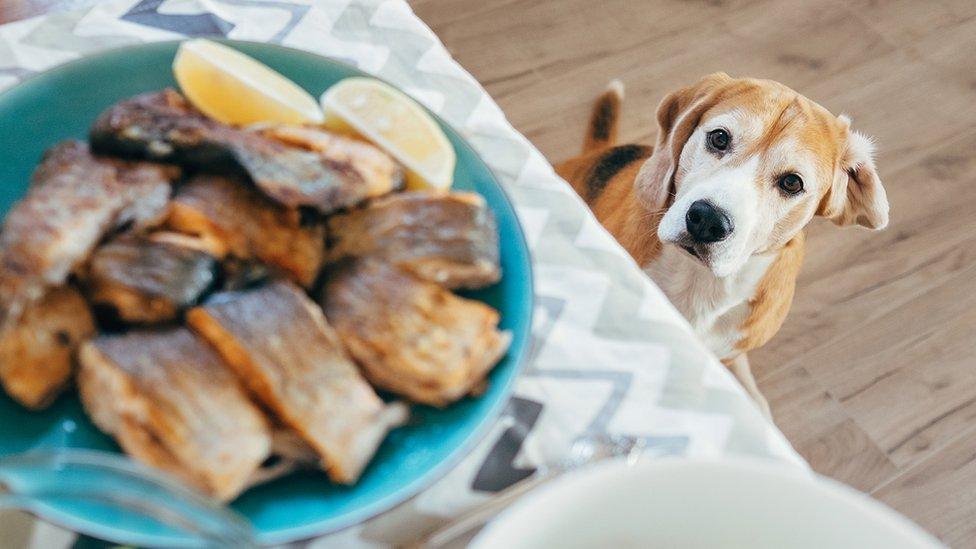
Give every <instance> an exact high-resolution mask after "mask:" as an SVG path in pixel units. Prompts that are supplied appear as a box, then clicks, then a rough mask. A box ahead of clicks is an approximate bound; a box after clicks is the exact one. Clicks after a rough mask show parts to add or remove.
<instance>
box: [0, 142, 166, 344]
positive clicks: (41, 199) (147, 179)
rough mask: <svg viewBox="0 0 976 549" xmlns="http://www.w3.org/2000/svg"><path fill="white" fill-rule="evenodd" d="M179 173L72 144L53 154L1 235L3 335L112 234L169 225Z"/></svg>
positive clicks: (46, 158)
mask: <svg viewBox="0 0 976 549" xmlns="http://www.w3.org/2000/svg"><path fill="white" fill-rule="evenodd" d="M177 174H178V171H177V170H175V168H172V167H164V166H159V165H155V164H148V163H142V162H136V163H134V162H123V161H119V160H111V159H105V158H99V157H95V156H92V155H91V154H90V153H89V151H88V146H87V145H85V144H84V143H81V142H77V141H67V142H64V143H61V144H59V145H56V146H55V147H53V148H52V149H51V150H49V151H48V152H47V153H46V154H45V156H44V159H43V161H42V163H41V165H40V166H39V167H38V169H37V171H36V172H35V173H34V176H33V178H32V180H31V185H30V188H29V189H28V191H27V196H25V197H24V198H23V199H22V200H21V201H20V202H18V203H17V204H16V205H15V206H14V207H13V209H12V210H11V212H10V213H9V214H8V215H7V218H6V220H5V221H4V224H3V230H2V231H0V330H2V329H3V328H4V327H6V326H9V325H10V323H12V322H14V321H15V320H16V319H17V318H18V317H19V316H20V314H21V312H22V311H23V309H24V307H25V306H26V305H27V304H28V303H30V302H31V301H33V300H36V299H39V298H40V297H41V295H43V293H44V291H45V289H46V288H47V287H50V286H58V285H61V284H63V283H64V282H65V280H67V278H68V275H69V273H70V272H71V271H72V269H74V268H75V267H76V266H77V265H79V264H80V263H81V262H83V261H84V260H85V259H86V258H87V257H88V255H89V254H90V253H91V251H92V250H93V249H94V247H95V245H96V244H97V243H98V241H99V240H101V238H102V237H103V236H104V235H105V234H106V233H108V232H109V231H111V230H113V229H116V228H118V227H121V226H123V225H129V224H131V225H133V226H134V227H137V228H138V227H144V226H150V225H153V224H155V223H158V222H160V221H161V220H162V218H164V217H165V214H166V208H167V205H168V201H169V196H170V190H171V185H170V181H171V180H172V179H174V178H175V177H176V176H177Z"/></svg>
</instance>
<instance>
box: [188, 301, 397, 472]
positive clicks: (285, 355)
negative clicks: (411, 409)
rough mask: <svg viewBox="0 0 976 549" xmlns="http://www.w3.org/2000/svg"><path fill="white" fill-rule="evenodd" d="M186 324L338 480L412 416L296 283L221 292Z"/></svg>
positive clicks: (369, 456) (360, 466) (358, 466)
mask: <svg viewBox="0 0 976 549" xmlns="http://www.w3.org/2000/svg"><path fill="white" fill-rule="evenodd" d="M187 322H188V323H189V325H190V326H191V327H192V328H193V330H195V331H196V332H197V333H198V334H200V335H201V336H202V337H203V338H204V339H206V340H207V341H209V342H210V344H211V345H213V346H214V348H216V349H217V351H218V352H219V353H220V354H221V356H223V357H224V360H225V361H226V362H227V363H228V364H230V365H231V367H232V368H233V369H234V370H235V371H236V372H237V375H238V376H239V377H240V378H241V379H242V380H244V381H245V383H246V384H247V385H248V387H249V388H250V390H251V393H252V394H254V395H255V396H256V398H257V399H258V400H259V401H260V402H262V403H263V404H264V405H265V406H266V407H267V408H269V409H270V410H272V411H273V412H274V413H275V415H276V416H277V417H278V419H279V420H280V421H281V422H282V423H284V424H285V425H287V426H289V427H291V428H292V429H294V430H295V431H296V432H297V433H298V434H299V435H300V436H301V437H302V438H303V439H304V440H305V441H306V442H307V443H308V444H309V445H310V446H311V447H312V448H313V449H314V450H315V451H316V453H318V455H319V456H321V459H322V465H323V467H324V468H325V470H326V471H327V472H328V474H329V476H330V478H332V480H334V481H336V482H340V483H344V484H352V483H354V482H355V481H356V479H358V478H359V476H360V474H361V473H362V470H363V468H365V466H366V464H367V463H368V462H369V461H370V459H372V457H373V454H375V453H376V449H377V448H378V447H379V445H380V443H381V442H382V441H383V439H384V438H385V436H386V433H387V432H388V431H389V430H390V429H392V428H393V427H396V426H398V425H400V424H402V423H403V421H404V420H405V419H406V407H405V406H403V405H402V404H400V403H395V404H390V405H387V404H385V403H384V402H383V401H382V400H381V399H380V398H379V396H377V394H376V392H375V391H374V390H373V388H372V387H370V386H369V384H368V383H367V382H366V380H365V379H363V377H362V376H361V375H360V373H359V371H358V370H357V368H356V365H355V364H353V362H352V361H351V360H350V359H349V357H348V356H347V355H346V353H345V350H343V348H342V344H341V343H340V341H339V338H338V336H337V335H336V334H335V331H334V330H333V329H332V327H331V326H329V324H328V323H327V322H326V319H325V316H324V315H323V314H322V310H321V309H320V308H319V307H318V305H316V304H315V303H314V302H312V300H310V299H309V298H308V296H306V295H305V293H304V292H303V291H302V290H301V289H300V288H298V287H297V286H295V285H293V284H291V283H287V282H275V283H272V284H269V285H267V286H264V287H262V288H258V289H254V290H248V291H243V292H225V293H222V294H217V295H215V296H213V297H212V298H211V299H210V300H209V301H208V303H206V304H205V305H203V306H201V307H197V308H195V309H191V310H190V311H189V313H187Z"/></svg>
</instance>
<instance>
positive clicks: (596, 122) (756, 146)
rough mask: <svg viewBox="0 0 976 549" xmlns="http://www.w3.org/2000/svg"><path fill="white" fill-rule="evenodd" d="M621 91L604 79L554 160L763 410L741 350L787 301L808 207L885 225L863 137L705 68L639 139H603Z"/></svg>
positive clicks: (769, 328) (766, 335)
mask: <svg viewBox="0 0 976 549" xmlns="http://www.w3.org/2000/svg"><path fill="white" fill-rule="evenodd" d="M622 100H623V86H622V84H620V83H619V82H618V81H614V82H612V83H611V84H610V86H609V87H608V88H607V91H606V92H605V93H604V94H603V95H602V96H601V97H600V98H599V99H598V100H597V102H596V105H595V108H594V110H593V113H592V115H591V118H590V123H589V127H588V130H587V133H586V137H585V140H584V144H583V151H582V153H581V154H580V155H578V156H576V157H574V158H571V159H569V160H567V161H565V162H562V163H561V164H559V165H557V166H556V171H557V172H558V173H559V174H560V175H561V176H562V177H563V178H564V179H566V180H567V181H569V182H570V184H571V185H572V186H573V189H575V190H576V192H577V193H578V194H579V195H580V196H581V197H582V198H583V200H584V201H585V202H586V203H587V204H588V205H589V207H590V208H591V209H592V210H593V213H594V214H595V215H596V217H597V219H598V220H599V221H600V223H601V224H602V225H603V226H604V227H605V228H606V229H607V230H608V231H609V232H610V233H611V234H612V235H613V236H614V237H615V238H616V239H617V241H619V242H620V244H621V245H622V246H623V247H624V249H626V250H627V252H628V253H629V254H630V255H631V256H632V257H633V258H634V260H635V261H636V262H637V263H638V265H639V266H640V267H641V268H642V269H643V270H644V272H645V273H647V274H648V275H649V276H650V277H651V279H653V280H654V282H655V283H657V285H658V286H660V288H661V289H662V290H663V291H664V293H665V294H666V295H667V296H668V298H669V299H670V300H671V301H672V303H673V304H674V305H675V306H676V307H677V309H678V310H679V311H680V312H681V313H682V314H683V315H684V316H685V318H687V319H688V321H689V323H690V324H691V326H692V328H693V329H694V330H695V332H696V333H697V334H698V335H699V336H700V337H701V338H702V340H703V341H704V342H705V343H706V345H707V346H708V347H709V348H710V349H711V350H712V351H713V352H714V353H715V354H716V355H717V356H718V357H719V359H721V360H722V362H723V363H724V364H725V365H726V366H727V367H728V368H729V369H730V370H731V371H732V373H733V374H734V375H735V376H736V378H737V379H738V380H739V382H740V383H741V384H742V386H743V387H744V388H745V389H746V391H747V392H748V393H749V394H750V395H751V396H752V397H753V398H754V399H755V400H756V402H757V403H758V405H759V406H760V408H761V410H762V411H763V413H764V414H765V415H766V416H767V417H771V415H770V410H769V404H768V403H767V402H766V399H765V398H764V397H763V396H762V394H761V393H760V392H759V389H758V387H757V386H756V381H755V378H754V377H753V375H752V372H751V370H750V367H749V361H748V359H747V353H748V352H749V351H751V350H753V349H756V348H759V347H761V346H762V345H764V344H765V343H766V342H767V341H769V340H770V338H772V337H773V335H775V334H776V332H777V331H779V328H780V326H782V324H783V321H784V320H785V318H786V315H787V313H788V312H789V309H790V304H791V302H792V300H793V293H794V290H795V287H796V278H797V275H798V274H799V271H800V265H801V263H802V261H803V246H804V228H805V227H806V225H807V224H808V223H809V222H810V221H811V220H812V219H813V218H814V217H815V216H822V217H825V218H827V219H829V220H831V221H833V222H834V223H836V224H838V225H842V226H843V225H857V226H862V227H866V228H868V229H873V230H879V229H882V228H884V227H885V226H886V225H887V224H888V200H887V197H886V194H885V190H884V187H883V186H882V183H881V180H880V179H879V177H878V172H877V169H876V168H875V163H874V159H873V152H874V145H873V141H872V140H871V139H870V138H868V137H866V136H865V135H863V134H861V133H858V132H856V131H854V130H852V129H851V120H850V118H848V117H847V116H844V115H841V116H834V115H833V114H831V113H830V112H829V111H828V110H827V109H825V108H824V107H822V106H820V105H818V104H817V103H814V102H813V101H811V100H810V99H807V98H806V97H804V96H803V95H800V94H799V93H797V92H795V91H793V90H792V89H790V88H788V87H786V86H784V85H783V84H780V83H778V82H774V81H771V80H758V79H751V78H732V77H730V76H728V75H727V74H725V73H716V74H711V75H708V76H706V77H704V78H702V79H701V80H700V81H699V82H697V83H695V84H693V85H691V86H689V87H686V88H682V89H679V90H677V91H674V92H672V93H670V94H669V95H667V96H666V97H665V98H664V99H663V100H662V101H661V104H660V105H659V106H658V109H657V123H658V126H659V127H658V135H657V139H656V143H655V145H654V146H653V147H651V146H646V145H638V144H628V145H617V144H616V134H617V126H618V121H619V117H620V109H621V102H622Z"/></svg>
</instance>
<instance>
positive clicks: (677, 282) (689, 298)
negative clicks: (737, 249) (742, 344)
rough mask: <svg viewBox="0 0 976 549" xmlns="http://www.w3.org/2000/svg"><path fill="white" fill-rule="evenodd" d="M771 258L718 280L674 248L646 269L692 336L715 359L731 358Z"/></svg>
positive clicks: (761, 258)
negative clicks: (684, 322)
mask: <svg viewBox="0 0 976 549" xmlns="http://www.w3.org/2000/svg"><path fill="white" fill-rule="evenodd" d="M773 259H775V258H774V256H772V255H769V256H754V257H752V258H750V259H749V261H748V262H747V263H746V265H745V267H743V268H742V269H741V270H739V272H737V273H735V274H734V275H732V276H729V277H725V278H717V277H716V276H715V275H714V274H712V272H711V271H710V270H708V269H707V268H706V267H705V266H703V265H702V264H701V263H699V262H698V261H697V260H695V259H694V258H692V257H690V256H689V255H688V254H686V253H684V252H683V251H681V250H679V249H677V248H675V247H674V246H665V247H664V249H663V250H662V251H661V255H659V256H658V257H657V258H656V259H654V261H652V262H651V263H649V264H648V265H646V266H644V272H646V273H647V274H648V275H649V276H650V277H651V279H652V280H654V282H655V283H656V284H657V285H658V286H659V287H660V288H661V290H662V291H663V292H664V293H665V295H667V296H668V298H669V299H670V300H671V302H672V303H673V304H674V306H675V307H676V308H677V309H678V311H680V312H681V314H683V315H684V317H685V318H686V319H688V322H689V323H690V324H691V326H692V328H694V330H695V332H696V333H697V334H698V336H699V337H701V338H702V340H703V341H704V342H705V344H706V345H707V346H708V348H709V349H711V350H712V352H713V353H715V354H716V355H717V356H718V357H719V358H722V359H725V358H732V357H734V356H735V354H736V349H735V346H736V343H738V342H739V340H741V339H742V337H743V333H742V326H743V324H745V321H746V319H747V318H748V316H749V311H750V306H749V300H750V299H752V297H753V296H754V295H755V293H756V287H757V286H758V285H759V282H760V281H761V280H762V278H763V276H764V275H765V274H766V271H767V270H768V269H769V266H770V265H771V264H772V262H773Z"/></svg>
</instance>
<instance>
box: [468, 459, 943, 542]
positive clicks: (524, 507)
mask: <svg viewBox="0 0 976 549" xmlns="http://www.w3.org/2000/svg"><path fill="white" fill-rule="evenodd" d="M676 470H682V471H696V470H697V471H701V470H710V471H712V472H723V473H728V474H733V475H751V476H756V475H761V476H764V477H767V478H768V479H775V480H776V481H777V482H783V483H790V484H792V485H793V486H800V487H804V489H809V492H808V493H814V492H815V493H816V495H818V496H821V497H825V498H830V499H833V500H834V501H835V502H836V501H843V502H846V503H847V504H849V508H851V509H855V508H856V509H857V510H858V511H860V512H862V513H864V514H865V515H871V516H872V518H873V519H874V520H875V521H876V522H877V523H884V524H887V525H890V527H891V529H892V530H897V531H898V533H899V534H900V535H903V536H904V537H905V540H906V546H912V547H919V548H932V549H934V548H939V547H944V545H943V544H942V543H941V542H940V541H939V540H938V539H936V538H935V536H933V535H932V534H930V533H929V532H928V531H926V530H925V529H924V528H922V527H921V526H919V525H918V524H916V523H915V522H914V521H912V520H911V519H909V518H908V517H906V516H904V515H902V514H901V513H899V512H898V511H896V510H894V509H892V508H891V507H889V506H888V505H886V504H885V503H883V502H881V501H879V500H876V499H874V498H872V497H871V496H869V495H867V494H865V493H864V492H861V491H860V490H857V489H855V488H853V487H851V486H848V485H847V484H844V483H843V482H840V481H838V480H835V479H832V478H830V477H826V476H823V475H820V474H818V473H816V472H815V471H813V470H811V469H807V468H803V467H796V466H792V465H791V464H790V463H788V462H781V461H775V460H771V459H764V458H758V457H749V456H744V455H740V456H729V457H723V458H707V457H696V458H687V457H681V456H665V457H658V458H647V459H638V460H636V461H628V460H627V458H614V459H609V460H606V461H602V462H599V463H595V464H592V465H589V466H585V467H583V468H581V469H577V470H574V471H570V472H568V473H566V474H564V475H562V476H560V477H558V478H554V479H552V480H551V481H548V482H545V483H544V484H543V485H542V486H539V487H538V488H536V489H534V490H532V491H531V492H529V493H528V494H526V495H525V496H523V497H521V498H520V499H519V500H517V501H516V502H515V503H513V504H512V505H510V506H509V507H507V508H505V509H504V510H503V511H502V512H500V513H499V514H498V515H497V516H495V517H494V518H493V519H492V520H491V521H490V522H488V523H487V524H486V525H485V527H484V528H483V529H482V530H481V531H480V532H478V533H477V535H475V537H474V538H473V539H472V540H471V542H470V543H469V545H468V547H469V548H470V549H490V548H492V547H497V546H498V543H499V540H498V539H497V538H498V536H499V535H501V534H503V533H504V532H505V530H506V529H508V528H510V527H512V521H513V520H518V518H519V517H520V516H525V515H530V514H532V513H535V514H536V515H537V514H538V513H537V509H538V508H539V506H540V505H541V504H543V503H545V501H547V500H549V499H551V498H552V497H555V496H557V495H559V492H561V491H565V490H570V489H572V486H573V485H578V484H583V483H586V482H588V481H593V480H594V479H596V478H600V477H603V478H610V479H613V478H618V479H619V478H620V477H622V476H623V477H626V476H628V475H629V476H631V477H632V480H634V481H639V477H640V476H642V475H649V474H667V473H668V472H669V471H676Z"/></svg>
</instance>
